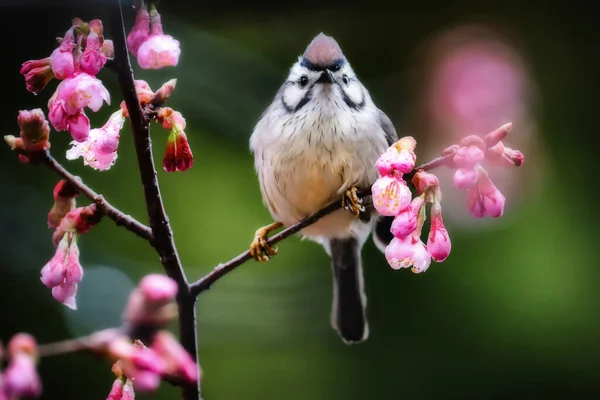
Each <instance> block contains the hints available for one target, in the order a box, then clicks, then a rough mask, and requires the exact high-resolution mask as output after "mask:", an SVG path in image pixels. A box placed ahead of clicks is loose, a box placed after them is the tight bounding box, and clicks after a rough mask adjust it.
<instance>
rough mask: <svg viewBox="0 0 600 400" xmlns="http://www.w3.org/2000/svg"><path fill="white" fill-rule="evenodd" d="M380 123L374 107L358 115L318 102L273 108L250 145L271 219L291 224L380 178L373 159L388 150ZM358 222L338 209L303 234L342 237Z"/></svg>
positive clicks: (262, 121) (261, 123) (314, 236)
mask: <svg viewBox="0 0 600 400" xmlns="http://www.w3.org/2000/svg"><path fill="white" fill-rule="evenodd" d="M333 106H334V107H336V106H337V105H335V104H334V105H333ZM371 111H372V112H371ZM266 114H268V113H266ZM378 121H379V120H378V118H377V110H376V108H375V107H374V106H373V107H372V110H371V109H370V108H368V107H367V108H365V109H363V110H362V111H361V112H359V113H350V112H345V113H340V112H339V109H335V108H334V109H329V108H326V107H323V106H321V107H320V108H319V105H318V103H315V104H314V105H312V107H311V106H310V105H308V107H305V109H304V110H300V111H299V112H297V113H294V114H288V113H286V112H285V111H284V110H275V111H274V112H272V113H271V114H270V116H269V117H268V118H263V119H262V120H261V121H260V122H259V123H258V124H257V126H256V129H255V131H254V133H253V135H252V138H251V148H252V149H253V151H254V153H255V165H256V169H257V172H258V175H259V180H260V185H261V191H262V193H263V198H264V200H265V203H266V204H267V206H268V208H269V210H270V212H271V214H272V216H273V218H275V219H276V220H279V221H281V222H283V223H284V225H286V226H288V225H291V224H293V223H295V222H298V221H299V220H300V219H302V218H304V217H306V216H308V215H310V214H312V213H314V212H315V211H317V210H319V209H321V208H322V207H324V206H325V205H327V204H329V203H331V202H332V201H334V200H339V199H341V195H342V194H343V193H344V191H345V190H347V189H349V188H351V187H352V186H358V187H361V188H362V187H366V186H368V185H370V184H372V183H373V182H374V181H375V179H376V178H377V170H376V168H375V161H376V160H377V158H378V157H379V155H380V154H381V153H382V152H383V151H385V149H386V148H387V143H386V139H385V134H384V132H383V131H382V129H381V127H380V125H379V122H378ZM354 220H355V218H354V217H353V216H352V214H351V213H350V212H348V211H346V210H339V211H337V212H335V213H333V214H331V215H329V216H328V217H326V218H323V219H321V220H320V221H319V222H317V223H316V224H314V225H312V226H310V227H308V228H306V229H305V230H304V231H303V232H302V234H303V235H305V236H309V237H313V238H318V237H344V236H347V235H348V231H349V230H351V229H354V228H353V224H352V222H353V221H354Z"/></svg>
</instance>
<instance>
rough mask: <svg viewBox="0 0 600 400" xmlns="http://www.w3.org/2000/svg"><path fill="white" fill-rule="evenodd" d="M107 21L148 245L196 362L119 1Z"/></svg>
mask: <svg viewBox="0 0 600 400" xmlns="http://www.w3.org/2000/svg"><path fill="white" fill-rule="evenodd" d="M110 19H111V24H110V25H111V29H112V36H113V43H114V48H115V57H114V69H115V70H116V71H117V77H118V81H119V86H120V87H121V91H122V92H123V97H124V100H125V104H126V106H127V111H128V112H129V119H130V122H131V129H132V132H133V140H134V144H135V150H136V154H137V160H138V166H139V170H140V177H141V180H142V185H143V187H144V196H145V199H146V209H147V212H148V219H149V224H150V228H151V229H152V234H153V240H152V245H153V247H154V248H155V249H156V251H157V253H158V254H159V256H160V260H161V263H162V265H163V268H164V269H165V272H166V274H167V275H168V276H169V277H170V278H172V279H173V280H174V281H175V282H177V285H178V293H177V299H176V300H177V307H178V309H179V334H180V341H181V345H182V346H183V347H184V348H185V349H186V350H187V352H188V353H189V354H190V355H191V356H192V358H193V360H194V361H197V359H198V357H197V352H198V350H197V344H196V336H197V335H196V321H195V302H196V298H195V297H193V296H190V292H189V285H188V282H187V278H186V276H185V272H184V271H183V267H182V265H181V261H180V259H179V254H178V253H177V248H176V247H175V242H174V240H173V230H172V229H171V224H170V223H169V218H168V217H167V214H166V212H165V208H164V205H163V200H162V197H161V194H160V189H159V186H158V180H157V177H156V168H155V166H154V158H153V156H152V141H151V139H150V120H149V118H148V117H147V116H146V115H145V114H144V111H143V110H142V107H141V106H140V103H139V100H138V97H137V93H136V90H135V85H134V77H133V71H132V69H131V62H130V60H129V51H128V48H127V41H126V33H125V25H124V23H123V14H122V10H121V1H120V0H113V2H112V5H111V8H110ZM182 394H183V398H184V399H185V400H192V399H199V398H200V387H199V384H198V382H196V383H195V384H193V385H188V386H185V387H183V389H182Z"/></svg>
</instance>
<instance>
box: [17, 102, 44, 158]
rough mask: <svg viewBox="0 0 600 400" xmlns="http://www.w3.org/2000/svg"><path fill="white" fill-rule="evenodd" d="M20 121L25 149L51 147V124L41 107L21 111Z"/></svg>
mask: <svg viewBox="0 0 600 400" xmlns="http://www.w3.org/2000/svg"><path fill="white" fill-rule="evenodd" d="M18 123H19V128H21V132H20V136H21V139H22V140H23V144H24V146H25V150H27V151H29V152H31V151H42V150H46V149H47V148H49V147H50V143H49V142H48V137H49V136H50V126H49V125H48V121H47V120H46V117H45V116H44V112H43V111H42V110H41V109H40V108H36V109H34V110H31V111H26V110H21V111H19V117H18Z"/></svg>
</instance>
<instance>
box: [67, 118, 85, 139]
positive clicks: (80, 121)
mask: <svg viewBox="0 0 600 400" xmlns="http://www.w3.org/2000/svg"><path fill="white" fill-rule="evenodd" d="M67 123H68V127H67V130H68V131H69V133H70V134H71V137H72V138H73V140H75V141H76V142H83V141H85V140H87V138H88V136H89V134H90V119H89V118H88V117H87V115H85V113H84V112H83V110H81V111H79V112H78V113H76V114H74V115H69V116H68V117H67Z"/></svg>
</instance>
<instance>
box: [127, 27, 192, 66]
mask: <svg viewBox="0 0 600 400" xmlns="http://www.w3.org/2000/svg"><path fill="white" fill-rule="evenodd" d="M180 54H181V49H180V48H179V41H178V40H177V39H174V38H173V37H172V36H169V35H163V34H161V35H150V36H149V37H148V39H146V41H144V43H142V45H141V46H140V48H139V50H138V54H137V60H138V64H139V66H140V67H141V68H144V69H161V68H163V67H174V66H176V65H177V63H178V62H179V56H180Z"/></svg>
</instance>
